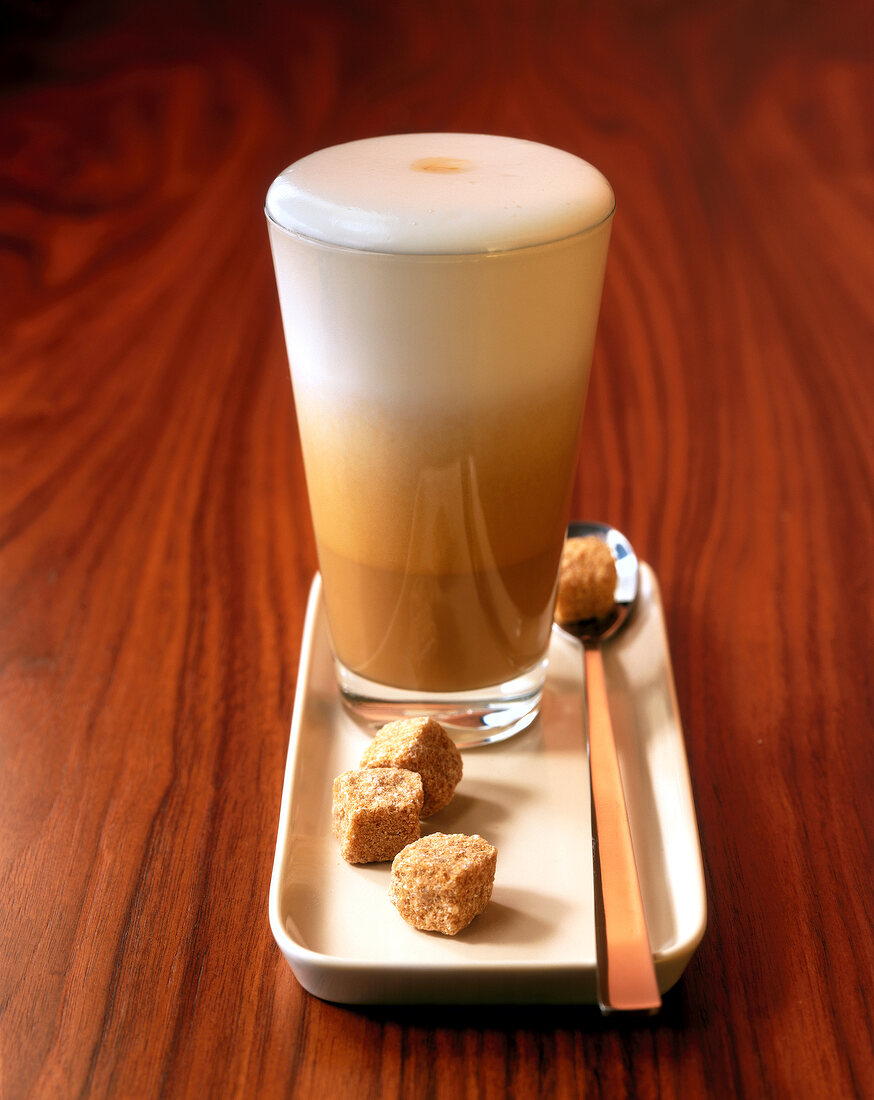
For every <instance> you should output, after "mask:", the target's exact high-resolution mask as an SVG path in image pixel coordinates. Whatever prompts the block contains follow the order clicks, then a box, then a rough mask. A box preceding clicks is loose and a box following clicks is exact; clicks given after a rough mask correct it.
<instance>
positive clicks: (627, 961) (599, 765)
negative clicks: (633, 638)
mask: <svg viewBox="0 0 874 1100" xmlns="http://www.w3.org/2000/svg"><path fill="white" fill-rule="evenodd" d="M584 653H585V663H586V695H587V703H588V723H589V774H590V776H591V783H592V804H593V808H594V817H595V832H596V843H597V855H598V864H599V866H600V883H601V901H602V904H603V916H604V924H603V928H602V929H601V933H602V935H601V937H600V938H599V944H598V1000H599V1003H600V1005H601V1009H602V1010H603V1011H609V1010H612V1009H617V1010H653V1009H657V1008H659V1007H660V1006H661V1003H662V1002H661V997H660V995H659V989H658V984H657V982H656V975H655V967H654V965H653V958H652V952H651V950H650V944H649V935H648V934H647V930H646V918H645V917H644V912H643V901H642V899H641V896H640V882H639V880H638V877H637V866H636V864H635V862H634V851H633V849H632V846H631V832H630V830H629V827H628V813H627V810H626V807H625V795H624V792H623V789H622V776H621V775H620V772H619V758H618V756H617V754H616V743H615V741H614V739H613V723H612V722H611V720H610V708H609V705H608V702H607V685H606V681H605V679H604V662H603V660H602V657H601V650H600V648H599V646H597V645H596V644H589V643H587V644H585V646H584ZM596 911H597V906H596ZM602 944H603V947H604V951H603V957H602V950H601V948H602Z"/></svg>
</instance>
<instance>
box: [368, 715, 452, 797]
mask: <svg viewBox="0 0 874 1100" xmlns="http://www.w3.org/2000/svg"><path fill="white" fill-rule="evenodd" d="M361 767H362V768H392V767H394V768H407V769H409V771H411V772H418V773H419V775H421V777H422V789H423V790H424V792H425V802H424V805H423V806H422V817H430V816H431V814H435V813H437V811H438V810H442V809H443V807H444V806H446V805H447V804H448V802H449V800H450V799H451V798H452V795H453V793H454V791H455V788H456V787H457V786H458V782H459V780H460V779H461V771H462V763H461V753H460V752H459V751H458V749H457V747H456V745H455V742H454V741H453V740H452V738H451V737H450V736H449V735H448V734H447V732H446V730H445V729H444V728H443V727H442V726H441V725H440V723H439V722H435V721H434V719H433V718H401V719H400V720H399V721H397V722H389V723H388V725H385V726H383V727H382V729H381V730H379V732H378V733H377V734H376V736H375V737H374V738H373V741H372V742H371V743H370V745H369V746H368V747H367V749H366V750H365V752H364V755H363V756H362V757H361Z"/></svg>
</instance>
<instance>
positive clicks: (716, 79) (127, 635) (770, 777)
mask: <svg viewBox="0 0 874 1100" xmlns="http://www.w3.org/2000/svg"><path fill="white" fill-rule="evenodd" d="M10 10H12V11H13V12H14V11H16V10H17V14H18V17H19V18H18V21H17V24H16V25H14V26H13V25H11V24H10V25H9V27H8V28H7V31H8V33H6V34H5V35H4V36H3V46H2V51H0V59H2V61H3V65H2V71H3V73H4V74H5V75H4V86H3V90H2V92H0V149H2V157H0V288H2V289H0V323H2V331H0V349H2V357H0V761H2V763H0V768H2V771H0V775H2V786H3V790H4V797H3V798H2V800H0V1095H2V1096H3V1097H4V1100H5V1098H6V1097H9V1098H19V1097H68V1096H86V1095H87V1096H112V1097H133V1096H137V1097H140V1096H172V1097H182V1096H198V1097H201V1096H204V1095H213V1096H219V1095H221V1096H259V1097H262V1096H271V1095H286V1096H288V1095H290V1096H297V1097H344V1096H351V1095H354V1096H356V1097H362V1098H364V1097H377V1096H387V1097H391V1096H397V1097H406V1096H412V1095H417V1096H422V1097H457V1096H465V1097H471V1098H472V1097H488V1098H491V1097H502V1096H514V1097H527V1096H556V1097H572V1096H574V1097H586V1098H589V1097H602V1096H603V1097H622V1096H634V1097H641V1098H647V1097H697V1096H701V1097H705V1096H707V1097H722V1096H725V1097H735V1096H742V1097H758V1096H762V1097H793V1098H794V1097H817V1098H818V1097H823V1098H826V1097H828V1098H832V1097H853V1096H858V1097H865V1096H871V1095H874V1055H872V1051H874V1018H872V1017H874V997H872V985H874V980H872V979H874V935H872V933H874V917H872V914H874V889H872V874H871V867H872V865H874V814H872V811H871V790H872V789H874V751H872V747H871V729H872V724H874V687H872V676H871V653H872V652H874V567H872V547H874V512H872V499H874V444H872V431H871V425H872V423H874V374H872V357H871V349H872V334H874V325H872V319H874V318H872V312H874V311H872V304H871V294H870V287H871V286H872V283H874V271H872V267H874V174H872V167H874V157H872V148H871V144H872V136H871V135H872V133H874V127H872V121H874V120H872V111H871V104H872V103H874V94H872V93H874V87H872V84H874V79H872V73H874V65H872V61H874V59H872V39H871V23H870V14H869V13H868V12H867V10H866V8H865V6H864V5H862V4H861V3H858V4H857V3H854V2H850V0H841V2H838V3H834V4H830V5H815V4H809V3H801V4H799V3H789V2H787V0H766V2H764V3H757V4H752V3H736V4H732V5H721V4H717V3H706V2H692V0H688V2H685V0H676V2H671V0H665V2H660V3H644V2H643V0H639V2H636V3H628V4H623V5H617V4H611V3H607V2H606V0H605V2H596V3H588V4H582V3H578V2H571V0H548V2H544V3H540V4H537V5H535V4H534V3H526V2H524V0H510V2H508V3H498V2H497V0H468V2H467V3H464V4H462V3H461V2H460V0H446V2H445V3H443V4H441V5H439V6H436V5H434V6H430V5H427V4H424V3H418V2H416V3H409V4H400V3H396V4H386V5H381V6H380V5H365V4H359V3H354V2H349V3H341V2H340V0H331V2H328V3H324V4H315V3H303V2H300V3H298V2H293V3H287V4H282V3H278V2H277V3H268V4H265V5H263V6H261V7H258V8H250V7H245V6H243V5H236V4H233V3H231V2H230V0H229V2H227V3H224V4H219V5H216V4H209V5H207V4H205V3H204V4H194V3H190V4H180V3H176V4H173V5H170V4H168V3H156V4H150V5H145V4H139V3H129V4H126V5H115V6H113V5H108V4H100V3H97V2H93V3H90V4H82V3H80V4H73V3H65V4H62V3H59V2H55V3H54V4H49V5H47V6H46V7H44V8H41V9H39V10H38V9H37V7H36V6H27V5H24V4H21V5H19V6H17V9H16V8H12V9H10ZM410 129H422V130H441V129H447V130H456V129H458V130H482V131H487V132H489V131H490V132H498V133H513V134H516V135H519V136H522V137H530V138H535V139H538V140H541V141H546V142H550V143H552V144H556V145H559V146H562V147H565V148H568V149H570V150H571V151H574V152H578V153H580V154H582V155H584V156H586V157H587V158H588V159H591V160H592V161H594V162H595V163H596V164H598V165H599V166H600V167H602V168H603V170H604V171H605V172H606V174H607V175H608V177H609V178H610V179H611V181H612V182H613V183H614V186H615V188H616V191H617V198H618V213H617V218H616V222H615V233H614V239H613V245H612V252H611V258H610V265H609V270H608V278H607V287H606V291H605V299H604V308H603V314H602V323H601V327H600V332H599V341H598V349H597V353H596V362H595V367H594V373H593V380H592V384H591V389H590V396H589V404H588V409H587V414H586V421H585V431H584V439H583V447H582V454H581V459H580V478H579V483H578V488H577V491H576V498H575V511H576V513H577V514H578V515H579V516H581V517H587V518H593V519H606V520H609V521H610V522H612V523H614V524H616V525H617V526H619V527H621V528H623V529H624V530H625V531H626V532H627V533H628V535H629V536H630V537H631V538H632V541H633V542H634V543H635V544H636V546H637V548H638V550H639V551H640V553H641V554H642V556H643V557H645V558H646V559H647V560H649V561H650V562H651V563H652V564H653V566H654V567H655V569H656V571H657V573H658V574H659V577H660V579H661V583H662V587H663V593H664V599H665V605H666V608H667V614H668V619H669V631H670V639H671V646H672V652H673V657H674V666H675V674H676V678H677V688H678V694H679V702H680V709H681V713H682V716H683V720H684V725H685V730H686V740H687V747H688V753H689V760H690V767H691V772H692V779H693V786H694V790H695V794H696V800H697V807H698V813H699V824H700V831H701V838H702V846H703V850H704V857H705V864H706V870H707V884H708V891H709V902H710V924H709V929H708V933H707V936H706V938H705V940H704V943H703V944H702V946H701V948H700V949H699V951H698V953H697V954H696V956H695V958H694V960H693V962H692V964H691V966H690V967H689V969H688V971H687V973H686V975H685V976H684V978H683V980H682V981H681V983H680V985H679V986H678V987H677V988H676V989H675V990H674V991H673V992H672V993H670V994H669V995H668V997H667V998H666V1000H665V1006H664V1009H663V1011H662V1013H661V1015H660V1016H659V1017H658V1018H657V1019H656V1020H653V1021H647V1022H645V1023H640V1022H638V1021H628V1020H622V1021H616V1020H610V1021H608V1022H605V1021H602V1020H601V1019H600V1017H598V1015H597V1011H596V1010H592V1011H588V1010H577V1009H574V1010H571V1009H545V1010H544V1009H540V1008H530V1009H527V1008H523V1009H515V1008H514V1009H512V1010H511V1009H509V1008H502V1007H497V1008H489V1009H485V1008H476V1007H471V1008H460V1009H452V1010H447V1009H426V1008H398V1009H354V1010H353V1009H350V1008H345V1007H342V1006H337V1005H331V1004H327V1003H323V1002H320V1001H318V1000H316V999H315V998H312V997H310V996H309V995H307V994H305V993H304V992H303V991H302V990H301V989H300V987H299V986H298V985H297V983H296V981H295V979H294V978H293V976H292V975H291V973H290V971H289V970H288V968H287V966H286V964H285V963H284V961H283V960H282V958H281V957H280V955H279V952H278V950H277V949H276V947H275V944H274V943H273V940H272V938H271V936H270V931H269V927H268V924H267V912H266V906H267V888H268V883H269V877H270V868H271V862H272V854H273V846H274V841H275V833H276V825H277V816H278V808H279V796H280V790H281V783H282V772H283V766H284V759H285V751H286V745H287V734H288V724H289V717H290V713H291V706H292V700H293V695H294V687H295V684H294V680H295V674H296V667H297V659H298V655H299V647H300V635H301V628H302V622H303V611H304V601H305V596H306V591H307V586H308V583H309V579H310V577H311V575H312V572H313V571H314V569H315V554H314V550H313V543H312V533H311V529H310V526H309V519H308V514H307V503H306V494H305V489H304V484H303V474H302V468H301V462H300V457H299V449H298V441H297V435H296V426H295V420H294V410H293V406H292V402H291V392H290V386H289V384H288V377H287V368H286V364H285V360H284V348H283V344H282V337H281V331H280V325H279V316H278V309H277V303H276V295H275V290H274V285H273V275H272V271H271V268H270V260H269V253H268V249H267V241H266V232H265V230H264V225H263V215H262V212H261V206H262V202H263V197H264V193H265V191H266V187H267V185H268V183H269V181H270V180H271V179H272V177H273V176H274V175H275V174H276V172H278V171H279V170H280V169H281V168H282V167H283V166H284V165H285V164H287V163H289V162H290V161H291V160H293V159H295V158H296V157H297V156H299V155H302V154H303V153H305V152H309V151H311V150H312V149H314V148H317V147H320V146H323V145H327V144H331V143H334V142H337V141H342V140H347V139H351V138H355V137H360V136H366V135H369V134H374V133H384V132H393V131H401V130H410Z"/></svg>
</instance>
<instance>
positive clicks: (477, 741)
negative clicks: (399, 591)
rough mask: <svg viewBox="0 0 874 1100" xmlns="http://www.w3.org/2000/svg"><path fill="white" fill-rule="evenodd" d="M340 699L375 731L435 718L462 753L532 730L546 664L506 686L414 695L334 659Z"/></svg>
mask: <svg viewBox="0 0 874 1100" xmlns="http://www.w3.org/2000/svg"><path fill="white" fill-rule="evenodd" d="M334 667H335V669H336V672H337V682H338V684H339V685H340V696H341V698H342V700H343V704H344V705H345V707H346V709H347V710H348V711H349V712H350V713H351V715H352V716H353V717H354V718H355V720H356V721H358V722H359V723H361V724H362V725H364V726H367V727H369V728H370V729H372V730H373V731H374V732H375V731H376V730H378V729H379V728H380V727H381V726H384V725H385V724H386V722H394V721H396V720H397V719H399V718H419V717H422V716H423V715H427V716H428V717H429V718H433V719H435V721H437V722H439V723H440V724H441V726H443V727H444V729H445V730H446V732H447V733H448V734H449V736H450V737H451V738H452V740H453V741H454V742H455V743H456V745H458V747H459V748H460V749H472V748H475V747H476V746H478V745H491V744H494V742H496V741H504V740H505V739H506V738H508V737H512V736H513V735H514V734H516V733H520V732H521V731H522V730H524V729H526V728H527V727H528V726H530V725H531V723H532V722H533V721H534V719H535V718H536V717H537V710H538V707H539V705H540V696H541V694H542V693H543V683H544V680H545V679H546V661H545V660H543V661H541V662H539V664H537V665H535V666H534V667H533V668H531V669H529V670H528V671H527V672H526V673H524V674H523V675H522V676H517V677H516V678H515V679H513V680H510V681H509V682H507V683H505V684H494V685H493V686H491V687H486V688H477V689H476V690H475V691H462V692H412V691H409V690H407V689H405V688H392V687H386V686H385V684H377V683H374V682H373V681H372V680H366V679H365V678H364V677H363V676H359V675H358V674H357V673H355V672H352V670H351V669H348V668H346V666H345V665H344V664H343V663H342V662H341V661H338V660H337V658H336V657H335V658H334Z"/></svg>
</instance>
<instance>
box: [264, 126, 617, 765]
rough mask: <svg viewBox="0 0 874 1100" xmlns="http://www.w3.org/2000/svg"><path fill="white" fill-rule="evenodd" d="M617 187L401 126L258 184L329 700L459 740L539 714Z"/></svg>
mask: <svg viewBox="0 0 874 1100" xmlns="http://www.w3.org/2000/svg"><path fill="white" fill-rule="evenodd" d="M613 205H614V200H613V193H612V191H611V189H610V185H609V184H608V183H607V181H606V180H605V179H604V177H603V176H602V175H601V173H600V172H598V171H597V170H596V169H595V168H593V167H592V166H591V165H590V164H588V163H586V162H585V161H582V160H580V159H579V158H577V157H575V156H573V155H571V154H569V153H565V152H562V151H560V150H557V149H553V148H550V147H549V146H545V145H540V144H537V143H534V142H527V141H521V140H517V139H513V138H502V137H492V136H486V135H480V134H404V135H395V136H391V137H382V138H372V139H367V140H363V141H356V142H351V143H349V144H346V145H340V146H334V147H332V148H329V149H325V150H322V151H321V152H317V153H313V154H312V155H310V156H307V157H304V158H303V159H302V160H299V161H297V162H296V163H295V164H292V165H291V166H290V167H289V168H287V169H286V170H285V171H284V172H283V173H282V174H281V175H280V176H279V177H278V178H277V179H276V180H275V181H274V183H273V184H272V186H271V188H270V190H269V192H268V195H267V203H266V212H267V218H268V226H269V232H270V240H271V246H272V250H273V258H274V263H275V268H276V278H277V284H278V288H279V298H280V304H281V309H282V318H283V326H284V330H285V337H286V343H287V347H288V358H289V363H290V366H291V377H292V386H293V390H294V400H295V405H296V408H297V416H298V422H299V426H300V435H301V443H302V448H303V457H304V465H305V470H306V480H307V489H308V493H309V499H310V508H311V512H312V518H313V526H314V530H315V536H316V541H317V551H318V559H319V569H320V572H321V576H322V583H323V597H324V601H325V608H326V612H327V618H328V625H329V629H330V635H331V640H332V646H333V653H334V660H335V665H336V671H337V678H338V682H339V686H340V691H341V693H342V696H343V699H344V701H345V702H346V704H347V706H348V707H350V708H351V709H352V710H353V711H354V712H355V713H356V714H357V715H358V716H359V717H361V718H363V719H364V720H365V721H367V722H370V723H372V724H374V725H378V724H381V723H383V722H385V721H389V720H391V719H393V718H398V717H402V716H405V715H412V714H417V715H418V714H431V715H432V716H434V717H437V718H438V719H439V720H440V721H441V722H443V723H444V724H445V725H446V727H447V729H448V730H449V732H450V733H451V734H452V735H453V736H454V737H455V738H456V740H457V741H459V742H460V743H466V744H478V743H484V742H487V741H492V740H497V739H500V738H502V737H506V736H508V735H509V734H511V733H513V732H515V731H517V730H519V729H521V728H524V726H526V725H527V724H528V723H529V722H530V721H531V720H532V719H533V717H534V716H535V715H536V712H537V706H538V702H539V699H540V694H541V691H542V687H543V681H544V676H545V662H546V653H547V647H548V642H549V633H550V626H551V621H552V611H553V603H554V599H555V590H556V582H557V574H558V566H559V558H560V554H561V548H562V543H563V539H564V532H565V526H566V523H567V520H568V508H569V501H570V494H571V489H572V485H573V478H574V473H575V467H576V455H577V449H578V442H579V436H580V424H581V420H582V415H583V407H584V403H585V396H586V387H587V382H588V375H589V364H590V361H591V355H592V345H593V341H594V337H595V329H596V324H597V319H598V310H599V305H600V299H601V287H602V283H603V278H604V267H605V263H606V258H607V244H608V240H609V236H610V223H611V218H612V213H613Z"/></svg>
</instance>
